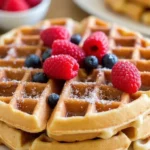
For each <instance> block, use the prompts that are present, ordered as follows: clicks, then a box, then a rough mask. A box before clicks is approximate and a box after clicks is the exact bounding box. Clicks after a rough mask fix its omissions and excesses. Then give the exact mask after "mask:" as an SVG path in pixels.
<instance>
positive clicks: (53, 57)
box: [25, 26, 141, 93]
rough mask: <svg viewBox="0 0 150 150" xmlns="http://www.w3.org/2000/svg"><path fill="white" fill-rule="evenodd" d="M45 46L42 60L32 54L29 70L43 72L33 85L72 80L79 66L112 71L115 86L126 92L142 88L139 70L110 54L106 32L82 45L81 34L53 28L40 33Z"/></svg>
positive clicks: (92, 35)
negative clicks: (51, 80)
mask: <svg viewBox="0 0 150 150" xmlns="http://www.w3.org/2000/svg"><path fill="white" fill-rule="evenodd" d="M40 37H41V40H42V42H43V45H45V46H47V47H48V49H47V50H46V51H45V52H44V53H43V55H42V60H41V59H40V58H39V57H38V56H36V55H30V56H29V57H28V58H27V59H26V61H25V66H26V67H33V68H40V67H41V66H42V67H43V70H44V73H38V74H35V75H34V76H33V82H41V83H45V82H47V81H48V78H54V79H62V80H69V79H72V78H74V77H75V76H77V74H78V70H79V68H80V67H83V68H85V69H86V70H87V71H91V70H93V69H96V68H98V67H99V66H101V67H103V68H108V69H112V83H113V85H114V87H116V88H118V89H120V90H122V91H124V92H127V93H134V92H136V91H137V90H138V89H139V87H140V85H141V78H140V74H139V72H138V70H137V68H136V67H135V66H134V65H133V64H131V63H127V62H118V58H117V57H116V56H115V55H114V54H111V53H108V49H109V43H108V38H107V36H106V35H105V34H104V33H103V32H94V33H93V34H91V35H90V36H89V37H88V38H87V39H86V40H85V41H84V43H83V46H82V47H81V46H79V45H80V43H82V42H81V40H82V37H81V36H80V35H79V34H75V35H72V36H71V35H70V33H69V32H68V30H67V29H66V28H64V27H62V26H52V27H50V28H47V29H45V30H43V31H42V32H41V34H40Z"/></svg>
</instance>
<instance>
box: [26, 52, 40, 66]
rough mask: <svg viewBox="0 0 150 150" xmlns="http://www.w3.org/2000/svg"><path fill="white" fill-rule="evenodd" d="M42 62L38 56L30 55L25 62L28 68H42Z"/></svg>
mask: <svg viewBox="0 0 150 150" xmlns="http://www.w3.org/2000/svg"><path fill="white" fill-rule="evenodd" d="M41 66H42V64H41V60H40V58H39V57H38V56H37V55H33V54H32V55H30V56H28V57H27V58H26V60H25V67H28V68H30V67H31V68H41Z"/></svg>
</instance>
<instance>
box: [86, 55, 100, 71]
mask: <svg viewBox="0 0 150 150" xmlns="http://www.w3.org/2000/svg"><path fill="white" fill-rule="evenodd" d="M84 64H85V68H86V69H89V70H91V69H95V68H97V67H98V59H97V58H96V57H95V56H88V57H86V58H85V60H84Z"/></svg>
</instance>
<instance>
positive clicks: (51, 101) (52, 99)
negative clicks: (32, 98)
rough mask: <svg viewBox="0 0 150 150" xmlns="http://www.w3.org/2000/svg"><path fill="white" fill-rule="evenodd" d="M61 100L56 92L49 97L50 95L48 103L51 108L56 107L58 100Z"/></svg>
mask: <svg viewBox="0 0 150 150" xmlns="http://www.w3.org/2000/svg"><path fill="white" fill-rule="evenodd" d="M58 100H59V95H58V94H56V93H52V94H51V95H50V96H49V97H48V104H49V106H50V108H51V109H54V108H55V106H56V104H57V102H58Z"/></svg>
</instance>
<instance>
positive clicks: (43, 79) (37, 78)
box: [32, 72, 48, 83]
mask: <svg viewBox="0 0 150 150" xmlns="http://www.w3.org/2000/svg"><path fill="white" fill-rule="evenodd" d="M32 81H33V82H39V83H47V81H48V77H47V76H46V74H45V73H43V72H39V73H36V74H35V75H34V76H33V78H32Z"/></svg>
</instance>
